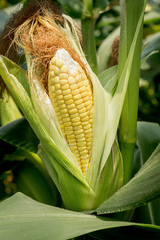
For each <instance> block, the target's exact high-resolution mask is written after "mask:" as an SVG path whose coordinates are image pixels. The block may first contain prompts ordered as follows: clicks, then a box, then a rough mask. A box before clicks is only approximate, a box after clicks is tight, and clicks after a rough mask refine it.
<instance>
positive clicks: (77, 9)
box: [58, 0, 83, 18]
mask: <svg viewBox="0 0 160 240" xmlns="http://www.w3.org/2000/svg"><path fill="white" fill-rule="evenodd" d="M58 2H59V3H60V4H61V5H62V8H63V9H64V12H65V13H66V14H68V15H69V16H71V17H72V18H81V16H82V13H83V4H82V2H81V1H80V0H72V1H68V0H58Z"/></svg>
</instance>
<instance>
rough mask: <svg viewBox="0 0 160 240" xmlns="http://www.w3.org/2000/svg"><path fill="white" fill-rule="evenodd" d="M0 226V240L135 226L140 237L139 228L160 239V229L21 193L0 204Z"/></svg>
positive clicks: (59, 238)
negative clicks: (77, 210) (78, 211)
mask: <svg viewBox="0 0 160 240" xmlns="http://www.w3.org/2000/svg"><path fill="white" fill-rule="evenodd" d="M0 226H1V228H0V239H3V240H9V239H16V240H22V239H26V240H35V239H38V240H44V239H47V240H52V239H56V240H64V239H70V238H73V237H77V236H81V235H84V234H87V233H91V232H95V231H97V230H102V229H117V228H118V229H119V227H122V229H123V228H124V227H127V226H134V228H135V229H139V233H141V234H142V233H143V232H144V231H142V232H141V230H140V229H141V228H142V229H144V230H146V231H145V232H146V233H148V232H149V233H151V232H152V234H151V235H150V236H152V237H154V236H157V239H158V236H159V237H160V227H159V226H154V225H149V224H136V223H130V222H121V221H115V220H112V219H109V218H102V217H96V216H93V215H87V214H84V213H77V212H73V211H68V210H64V209H60V208H56V207H51V206H48V205H44V204H41V203H38V202H36V201H34V200H32V199H30V198H28V197H26V196H24V195H23V194H20V193H18V194H15V195H14V196H13V197H11V198H9V199H7V200H5V201H3V202H1V203H0ZM120 229H121V228H120ZM151 239H154V238H151Z"/></svg>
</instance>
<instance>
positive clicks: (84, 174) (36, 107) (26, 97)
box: [0, 0, 160, 239]
mask: <svg viewBox="0 0 160 240" xmlns="http://www.w3.org/2000/svg"><path fill="white" fill-rule="evenodd" d="M104 2H105V4H104ZM104 2H103V1H100V3H101V4H100V5H99V7H97V5H96V3H93V2H92V1H84V2H83V7H84V9H83V11H82V13H81V14H82V15H81V26H82V42H83V47H82V44H81V37H80V36H79V35H81V33H80V32H79V30H77V27H76V25H75V23H74V21H73V19H72V18H71V17H69V16H67V15H65V14H62V13H61V11H60V10H59V8H58V7H57V6H56V5H55V4H53V3H51V2H50V1H40V2H37V1H36V2H34V1H25V3H24V6H23V7H22V9H21V10H20V12H19V13H18V14H17V16H16V17H18V18H19V19H21V20H20V24H18V26H13V29H12V31H9V32H8V36H9V37H10V38H11V36H12V38H11V39H12V41H11V42H10V48H9V49H8V53H10V50H11V49H12V47H14V48H15V46H16V48H17V50H18V53H19V54H23V55H24V56H25V59H26V65H27V70H24V69H22V68H21V67H20V66H18V65H17V64H16V63H15V62H14V61H11V60H10V59H9V58H7V57H6V56H2V55H1V57H0V74H1V76H2V78H3V82H2V85H1V89H2V90H3V89H4V86H6V87H7V92H4V93H5V94H11V96H12V97H13V99H14V101H15V102H16V104H17V106H18V107H19V109H20V110H21V112H22V113H23V115H24V116H25V118H26V120H27V121H28V123H29V125H30V127H31V128H32V129H33V131H34V133H33V132H32V137H33V136H34V137H35V139H36V141H37V140H38V142H39V144H38V142H37V143H36V144H34V141H32V140H31V141H30V142H29V147H28V146H27V144H26V145H25V147H24V145H20V144H19V143H17V142H16V141H14V137H15V136H12V137H8V135H9V134H10V132H12V134H15V132H16V128H17V126H19V124H21V123H22V122H23V124H24V121H25V120H24V119H18V120H16V121H14V122H11V123H9V124H8V125H5V126H3V127H1V132H0V138H1V139H2V140H4V141H6V142H9V143H11V144H13V145H15V146H16V147H18V149H19V150H21V151H20V153H22V154H24V155H25V157H26V158H28V159H30V161H31V162H30V163H26V165H25V163H24V166H25V167H24V168H22V169H20V170H18V172H20V173H21V175H17V176H19V177H18V181H17V186H22V192H24V193H25V194H26V195H29V196H30V197H31V198H34V199H36V200H37V201H39V202H43V203H46V204H50V205H58V203H57V202H58V200H57V196H55V195H58V194H57V192H56V190H55V186H56V188H57V189H58V192H59V193H60V196H61V200H62V202H61V207H62V208H56V207H53V206H48V205H44V204H42V203H39V202H36V201H34V200H32V199H31V198H28V197H26V196H25V195H22V194H15V195H14V196H13V197H11V198H9V199H7V200H5V201H2V202H1V204H0V214H3V215H5V216H6V218H5V219H4V220H3V219H2V220H1V225H2V231H0V236H3V238H4V239H9V238H11V237H13V236H14V237H15V238H16V239H24V238H27V239H70V238H74V237H78V236H81V235H85V234H89V235H90V236H88V235H86V236H84V239H92V238H93V239H94V238H97V239H106V238H107V239H113V234H115V235H116V236H120V238H121V239H123V236H124V235H123V234H125V231H124V233H123V231H122V233H121V229H123V227H126V228H129V229H130V231H131V233H132V231H133V229H134V228H136V233H137V234H138V236H140V235H141V233H142V232H143V231H146V233H147V236H148V239H150V238H152V237H153V236H155V237H156V238H155V239H158V237H159V236H160V227H159V226H158V225H151V224H144V223H133V222H130V221H129V220H130V219H131V217H132V215H133V212H134V209H135V208H136V207H139V206H141V205H143V204H145V203H147V202H149V201H151V200H152V199H154V198H155V197H158V195H159V193H160V183H159V182H160V175H159V165H160V162H159V157H160V147H159V146H158V147H157V148H156V150H155V151H154V152H153V154H152V155H151V156H150V155H149V156H150V158H149V159H148V161H147V162H146V163H145V164H144V165H143V166H142V168H141V169H140V170H139V172H138V173H137V174H136V175H135V177H134V178H132V174H133V156H134V152H135V144H136V140H137V136H136V134H137V109H138V89H139V74H140V65H141V47H142V29H143V17H144V11H145V7H146V3H147V1H146V0H141V1H138V0H135V1H134V2H133V1H131V0H121V1H120V4H121V5H120V6H121V30H120V45H119V56H118V66H113V67H111V68H108V69H106V70H104V71H102V72H100V73H99V74H98V69H101V67H100V66H98V65H97V64H98V63H97V57H96V46H95V38H94V26H95V25H94V24H95V19H96V16H97V14H98V12H99V10H102V9H103V8H104V7H105V6H106V4H107V1H104ZM97 4H98V3H97ZM81 5H82V4H81ZM13 18H14V16H13ZM6 29H7V28H6ZM4 33H5V34H6V32H5V31H4ZM2 36H3V33H2ZM83 49H84V51H83ZM106 51H107V49H106ZM5 54H6V53H5ZM5 54H4V55H5ZM12 60H13V58H12ZM144 60H145V59H144ZM5 91H6V90H5ZM9 96H10V95H9ZM2 101H3V100H2ZM14 104H15V103H14ZM2 110H3V109H2ZM16 110H17V111H19V110H18V109H16ZM2 112H3V111H2ZM17 118H18V117H17ZM12 120H15V119H14V118H12ZM10 121H11V120H9V121H8V122H10ZM8 122H6V123H8ZM138 126H139V128H140V129H141V128H143V127H144V125H143V124H142V126H141V125H138ZM28 127H29V126H28ZM154 127H155V129H154V130H153V131H154V132H157V133H158V134H157V139H159V128H158V126H154ZM154 127H153V128H154ZM140 129H139V132H140ZM34 134H35V135H36V136H35V135H34ZM10 135H11V134H10ZM141 136H142V134H140V135H138V143H137V144H138V145H139V148H141V147H142V141H141ZM8 139H9V140H8ZM158 141H159V140H156V142H158ZM144 142H145V141H144ZM34 145H38V149H37V147H36V148H35V149H36V150H35V149H34V150H35V151H33V146H34ZM156 146H157V144H156ZM18 154H19V153H18ZM16 156H17V155H16ZM149 156H148V157H149ZM12 157H14V156H12ZM146 160H147V159H145V161H146ZM41 161H42V162H43V164H44V167H45V169H46V170H47V172H46V170H45V169H44V168H43V166H42V162H41ZM32 164H33V166H31V165H32ZM28 165H29V170H27V167H28ZM35 165H36V166H38V168H37V169H38V170H35ZM30 169H34V171H33V174H29V173H30ZM25 174H27V175H26V176H28V178H30V179H32V176H33V175H34V174H37V175H36V176H37V178H38V179H41V181H40V180H39V181H36V179H35V180H34V177H33V180H32V181H33V186H31V185H32V183H31V185H30V189H32V190H33V191H32V193H35V194H29V193H28V192H29V191H28V189H29V188H28V189H27V190H26V192H25V191H24V190H23V186H24V184H23V176H25ZM41 174H42V178H41ZM21 176H22V178H21ZM49 176H50V177H51V179H52V180H53V182H54V184H55V186H54V185H52V183H51V182H50V180H51V179H49ZM21 179H22V180H21ZM38 182H40V184H44V186H46V185H47V186H48V189H47V191H46V192H45V191H44V192H43V190H42V192H41V194H42V195H45V194H46V195H47V192H48V191H52V193H51V194H48V195H47V196H46V198H45V197H44V198H41V196H42V195H41V194H40V196H39V194H38V193H39V192H40V191H41V190H40V189H38V187H39V186H38ZM21 183H22V184H21ZM34 183H35V184H34ZM44 188H45V187H44ZM34 189H35V192H34ZM51 189H52V190H51ZM19 190H20V191H21V187H19ZM52 197H53V198H55V199H56V200H55V201H54V200H53V201H50V200H48V201H47V198H48V199H51V198H52ZM148 206H149V205H148ZM149 207H150V209H152V207H151V206H149ZM63 208H66V209H68V210H66V209H63ZM80 212H83V213H80ZM120 212H121V213H120ZM91 213H92V214H94V216H93V215H91ZM10 214H11V216H13V217H9V215H10ZM95 214H98V215H102V214H108V216H107V217H106V216H105V217H98V216H96V215H95ZM7 217H8V218H7ZM18 221H21V223H20V224H19V225H18V226H16V224H17V222H18ZM127 221H128V222H127ZM151 223H152V224H158V223H157V222H151ZM8 225H10V226H11V228H10V230H9V231H8V227H7V226H8ZM15 226H16V227H15ZM121 227H122V228H121ZM35 229H36V231H35ZM111 229H112V230H113V229H114V231H115V232H113V231H111ZM98 230H103V231H98ZM120 233H121V234H120ZM134 236H136V234H135V235H134V234H133V238H132V234H130V235H128V238H127V239H134ZM125 237H126V234H125ZM145 239H146V237H145Z"/></svg>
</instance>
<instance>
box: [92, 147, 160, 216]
mask: <svg viewBox="0 0 160 240" xmlns="http://www.w3.org/2000/svg"><path fill="white" fill-rule="evenodd" d="M159 169H160V145H159V146H158V147H157V148H156V150H155V151H154V153H153V154H152V155H151V157H150V158H149V159H148V161H147V162H146V163H145V164H144V165H143V167H142V168H141V169H140V171H139V172H138V173H137V174H136V175H135V177H134V178H132V179H131V181H130V182H128V184H126V185H124V186H123V187H122V188H121V189H120V190H119V191H117V192H116V193H115V194H114V195H112V197H110V198H109V199H107V200H106V201H105V202H104V203H103V204H102V205H101V206H100V207H99V208H98V209H97V210H96V211H97V213H98V214H104V213H113V212H121V211H126V210H130V209H133V208H136V207H138V206H142V205H144V204H145V203H146V202H149V201H151V200H152V199H154V198H155V197H156V196H158V195H159V194H160V174H159Z"/></svg>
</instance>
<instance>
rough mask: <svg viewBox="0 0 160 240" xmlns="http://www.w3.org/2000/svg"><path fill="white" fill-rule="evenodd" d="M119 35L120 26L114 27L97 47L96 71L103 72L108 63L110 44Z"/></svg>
mask: <svg viewBox="0 0 160 240" xmlns="http://www.w3.org/2000/svg"><path fill="white" fill-rule="evenodd" d="M119 35H120V28H119V27H118V28H116V29H115V30H114V31H113V32H112V33H111V34H110V35H109V36H108V37H107V38H106V39H105V40H103V42H102V44H101V45H100V47H99V48H98V51H97V61H98V72H99V73H101V72H103V71H104V70H105V69H106V68H107V67H108V64H109V60H110V55H111V51H112V44H113V42H114V39H115V38H116V37H117V36H119Z"/></svg>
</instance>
